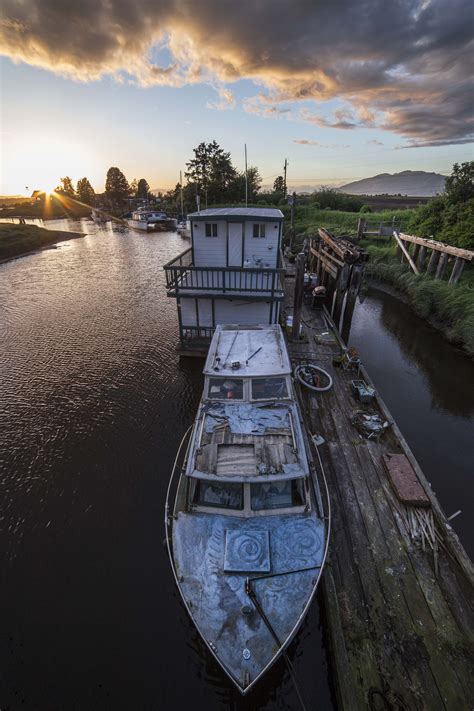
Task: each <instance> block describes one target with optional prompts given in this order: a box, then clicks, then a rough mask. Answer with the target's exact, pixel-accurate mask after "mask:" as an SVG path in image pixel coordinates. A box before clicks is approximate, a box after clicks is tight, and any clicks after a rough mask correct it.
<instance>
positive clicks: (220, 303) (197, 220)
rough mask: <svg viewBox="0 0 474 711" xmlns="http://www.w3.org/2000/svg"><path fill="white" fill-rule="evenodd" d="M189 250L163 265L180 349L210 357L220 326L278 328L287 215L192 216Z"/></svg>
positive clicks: (236, 211)
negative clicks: (208, 353) (237, 324)
mask: <svg viewBox="0 0 474 711" xmlns="http://www.w3.org/2000/svg"><path fill="white" fill-rule="evenodd" d="M188 220H189V225H190V232H191V246H190V247H189V248H188V249H186V250H185V251H183V252H181V254H179V255H178V256H177V257H175V258H174V259H173V260H171V261H170V262H168V263H167V264H165V266H164V269H165V272H166V289H167V292H168V296H170V297H173V298H175V299H176V303H177V307H178V322H179V337H180V349H181V350H182V351H183V352H188V353H189V352H195V353H196V354H203V355H205V353H206V352H207V349H208V347H209V343H210V340H211V338H212V334H213V333H214V330H215V328H216V326H217V325H218V324H233V323H240V324H248V325H255V324H276V323H278V321H279V316H280V304H281V301H282V300H283V282H282V280H283V274H284V272H285V270H284V268H283V262H282V257H281V243H282V229H283V214H282V213H281V211H280V210H276V209H272V208H261V207H259V208H242V207H238V208H216V209H209V210H202V211H200V212H195V213H192V214H190V215H188Z"/></svg>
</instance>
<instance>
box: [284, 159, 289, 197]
mask: <svg viewBox="0 0 474 711" xmlns="http://www.w3.org/2000/svg"><path fill="white" fill-rule="evenodd" d="M287 167H288V161H287V159H286V158H285V165H284V166H283V174H284V178H283V196H284V197H286V193H287V189H286V169H287Z"/></svg>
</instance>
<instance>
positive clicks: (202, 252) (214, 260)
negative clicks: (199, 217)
mask: <svg viewBox="0 0 474 711" xmlns="http://www.w3.org/2000/svg"><path fill="white" fill-rule="evenodd" d="M209 222H217V221H216V220H209ZM193 247H194V266H195V267H225V266H226V265H227V222H223V221H220V222H217V237H206V223H205V222H193Z"/></svg>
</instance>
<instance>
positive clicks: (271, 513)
mask: <svg viewBox="0 0 474 711" xmlns="http://www.w3.org/2000/svg"><path fill="white" fill-rule="evenodd" d="M204 375H205V382H204V393H203V397H202V400H201V403H200V406H199V409H198V413H197V417H196V420H195V422H194V425H193V427H192V428H191V432H190V435H189V436H188V439H187V450H186V455H185V456H184V457H183V455H182V451H183V450H184V448H185V447H186V439H184V440H183V442H182V444H181V453H180V452H178V456H177V460H176V463H175V468H174V471H173V473H172V476H171V480H170V485H169V488H168V494H167V500H166V512H165V522H166V534H167V535H166V540H167V544H168V551H169V555H170V561H171V566H172V569H173V573H174V576H175V579H176V584H177V586H178V588H179V591H180V593H181V596H182V599H183V601H184V604H185V606H186V609H187V611H188V613H189V615H190V617H191V619H192V620H193V622H194V624H195V625H196V627H197V629H198V630H199V632H200V634H201V636H202V638H203V640H204V642H205V643H206V645H207V647H208V649H209V650H210V652H211V653H212V654H213V656H214V657H215V658H216V660H217V661H218V663H219V664H220V666H221V667H222V669H223V670H224V671H225V672H226V674H227V675H228V676H229V677H230V679H231V680H232V681H233V683H234V684H235V685H236V686H237V688H238V689H239V691H240V692H241V693H242V694H246V693H247V692H248V691H249V690H250V689H251V688H252V687H253V686H254V684H255V683H256V682H257V680H258V679H260V678H261V677H262V676H263V675H264V674H265V672H266V671H267V670H268V669H269V668H270V666H271V665H272V664H273V663H274V662H275V660H276V659H277V658H278V657H279V656H280V655H281V654H284V655H285V659H287V658H286V654H285V651H284V650H285V648H286V647H287V645H288V644H289V642H290V641H291V640H292V638H293V637H294V635H295V634H296V632H297V630H298V628H299V626H300V624H301V622H302V620H303V618H304V616H305V614H306V612H307V610H308V608H309V605H310V604H311V601H312V599H313V596H314V594H315V591H316V588H317V585H318V582H319V579H320V576H321V571H322V568H323V565H324V561H325V557H326V551H327V545H328V538H329V501H328V496H327V488H326V485H325V480H324V473H323V472H322V468H321V466H320V460H319V465H318V469H316V466H315V465H314V464H313V461H312V459H311V456H310V452H309V449H308V445H307V442H306V440H305V435H304V432H303V430H302V427H301V424H300V413H299V408H298V405H297V402H296V398H295V393H294V390H293V383H292V379H291V366H290V361H289V357H288V353H287V350H286V346H285V342H284V338H283V333H282V331H281V328H280V326H278V325H272V326H253V327H252V326H240V327H239V326H217V328H216V331H215V334H214V336H213V338H212V342H211V345H210V349H209V353H208V356H207V360H206V364H205V368H204ZM315 451H316V452H317V450H315ZM318 459H319V456H318ZM180 463H181V464H182V465H181V466H180ZM320 482H322V483H321V485H320ZM175 492H176V493H175ZM174 495H175V498H174V503H173V502H172V501H171V499H172V497H173V496H174Z"/></svg>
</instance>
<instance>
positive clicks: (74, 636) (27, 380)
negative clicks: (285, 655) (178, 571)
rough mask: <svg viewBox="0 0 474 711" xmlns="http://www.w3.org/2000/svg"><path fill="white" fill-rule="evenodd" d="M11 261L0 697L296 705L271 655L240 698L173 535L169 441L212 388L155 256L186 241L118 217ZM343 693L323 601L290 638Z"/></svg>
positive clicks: (68, 702) (1, 425) (4, 348)
mask: <svg viewBox="0 0 474 711" xmlns="http://www.w3.org/2000/svg"><path fill="white" fill-rule="evenodd" d="M49 226H50V227H53V228H56V229H64V230H71V231H82V232H87V233H88V234H87V236H86V237H84V238H83V239H75V240H71V241H68V242H63V243H61V244H60V245H58V246H57V248H53V249H47V250H44V251H41V252H38V253H36V254H33V255H29V256H26V257H22V258H20V259H15V260H13V261H10V262H7V263H5V264H2V265H0V308H1V334H0V338H1V355H0V359H1V360H0V374H1V375H0V377H1V391H2V399H1V403H0V451H1V454H0V458H1V459H0V468H1V477H0V505H1V508H2V510H1V512H0V517H1V518H0V527H1V545H2V553H3V554H4V562H3V565H2V567H1V575H2V578H1V587H0V602H1V609H2V613H3V614H2V635H1V637H0V706H1V708H2V711H6V710H7V709H15V710H16V709H32V710H33V709H34V710H35V711H37V710H38V709H42V710H43V709H55V710H56V709H61V710H64V711H68V710H69V709H71V710H72V709H74V710H76V709H77V710H78V711H82V710H83V709H100V710H101V711H102V710H103V709H114V711H116V710H119V709H127V710H128V709H184V708H188V707H190V706H191V705H192V706H193V708H196V709H206V710H209V711H212V710H214V709H216V710H218V709H229V708H231V709H245V710H247V709H248V710H250V709H255V708H259V709H268V710H275V711H276V710H277V709H278V710H279V709H299V708H300V706H299V702H298V699H297V696H296V694H295V691H294V688H293V684H292V681H291V678H290V677H289V675H288V673H287V671H286V669H285V665H284V663H283V662H282V661H280V662H278V663H277V664H276V665H275V666H274V668H273V669H272V670H271V671H270V672H269V673H268V674H267V676H266V677H265V678H264V679H263V681H262V682H261V683H259V685H258V686H257V688H256V689H255V692H253V693H252V694H251V696H250V697H249V698H248V699H242V698H241V697H240V694H239V693H238V692H237V691H234V689H233V687H232V686H231V684H230V683H229V682H228V681H227V679H226V678H225V677H224V675H223V673H222V672H221V670H220V668H219V667H218V666H217V665H216V663H215V662H214V661H213V659H212V658H211V657H210V656H209V654H208V653H207V651H206V650H205V648H204V646H203V644H202V643H201V642H200V639H199V637H198V635H197V633H196V632H195V630H194V627H193V625H192V624H191V623H190V621H189V619H188V617H187V614H186V612H185V610H184V608H183V607H182V605H181V604H180V601H179V597H178V592H177V590H176V589H175V586H174V582H173V579H172V575H171V570H170V567H169V562H168V559H167V555H166V553H165V550H164V547H163V539H164V500H165V494H166V487H167V484H168V479H169V475H170V471H171V467H172V464H173V460H174V456H175V453H176V450H177V447H178V445H179V442H180V440H181V437H182V435H183V434H184V432H185V431H186V429H187V427H188V426H189V425H190V424H191V422H192V421H193V418H194V414H195V411H196V408H197V405H198V402H199V398H200V395H201V389H202V375H201V368H202V365H203V364H202V361H198V360H193V359H181V360H180V359H179V358H178V357H177V356H176V353H175V350H174V347H175V344H176V341H177V333H178V326H177V314H176V303H175V301H174V300H173V299H168V298H167V296H166V293H165V279H164V272H163V270H162V265H163V264H164V263H165V262H167V261H168V260H170V259H171V258H172V257H174V256H176V255H177V254H178V253H179V252H180V251H182V250H184V249H185V248H186V247H187V246H188V243H187V242H186V241H185V240H183V239H182V238H181V237H179V236H178V235H177V234H176V233H166V234H163V233H153V234H149V235H147V234H142V233H131V232H129V231H128V230H127V229H125V228H122V227H118V228H114V229H112V227H111V224H110V223H107V224H106V225H105V226H104V227H97V226H95V225H93V224H92V223H90V222H88V221H85V220H83V221H81V222H78V221H64V220H55V221H52V224H50V225H49ZM290 650H291V651H290V656H291V658H292V660H293V665H294V667H295V671H296V676H297V678H298V680H299V684H300V688H301V693H302V695H303V697H304V699H305V702H306V705H307V707H308V708H316V707H318V708H321V709H325V710H326V709H331V708H333V706H332V702H331V695H330V685H329V680H328V668H327V661H326V656H325V651H324V648H323V639H322V632H321V626H320V611H319V607H318V604H317V603H316V602H315V604H313V606H312V608H311V611H310V614H309V615H308V618H307V619H306V621H305V622H304V624H303V626H302V629H301V632H300V634H299V635H298V637H297V639H296V641H295V643H294V644H293V645H292V646H291V648H290Z"/></svg>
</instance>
